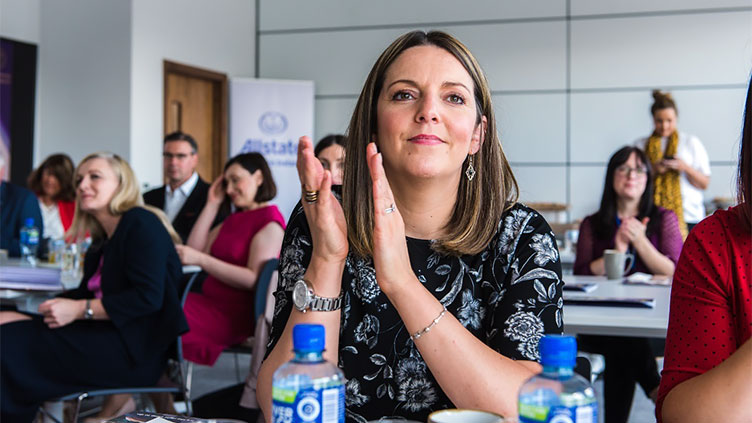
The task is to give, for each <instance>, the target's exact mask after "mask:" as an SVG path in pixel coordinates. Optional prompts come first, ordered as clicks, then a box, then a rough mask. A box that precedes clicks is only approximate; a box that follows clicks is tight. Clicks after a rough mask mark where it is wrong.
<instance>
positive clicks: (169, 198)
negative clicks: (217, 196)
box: [144, 132, 209, 242]
mask: <svg viewBox="0 0 752 423" xmlns="http://www.w3.org/2000/svg"><path fill="white" fill-rule="evenodd" d="M162 157H163V159H164V175H165V179H166V180H167V184H165V185H164V186H162V187H160V188H156V189H153V190H151V191H149V192H147V193H146V194H144V202H145V203H146V204H149V205H151V206H154V207H156V208H159V209H162V210H164V212H165V214H166V215H167V218H168V219H169V220H170V222H172V226H173V227H174V228H175V231H176V232H177V233H178V235H180V238H182V239H183V242H186V241H187V240H188V235H190V233H191V229H192V228H193V225H194V224H195V223H196V219H198V215H199V214H200V213H201V209H203V208H204V204H205V203H206V195H207V193H208V192H209V184H208V183H206V182H205V181H204V180H202V179H201V177H199V176H198V173H196V166H197V165H198V145H197V144H196V140H194V139H193V137H192V136H190V135H188V134H185V133H183V132H173V133H171V134H168V135H167V136H166V137H165V139H164V149H163V152H162Z"/></svg>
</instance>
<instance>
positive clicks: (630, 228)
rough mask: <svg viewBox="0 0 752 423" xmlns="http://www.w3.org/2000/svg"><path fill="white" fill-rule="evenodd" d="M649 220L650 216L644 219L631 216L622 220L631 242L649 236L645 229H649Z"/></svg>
mask: <svg viewBox="0 0 752 423" xmlns="http://www.w3.org/2000/svg"><path fill="white" fill-rule="evenodd" d="M649 221H650V218H649V217H644V218H643V219H642V221H640V220H637V218H635V217H630V218H629V219H625V220H624V221H623V222H621V224H622V226H623V227H624V228H625V233H626V235H627V237H628V238H629V242H630V243H632V244H634V243H635V241H639V240H641V239H643V238H647V236H646V235H645V230H646V229H647V226H648V222H649Z"/></svg>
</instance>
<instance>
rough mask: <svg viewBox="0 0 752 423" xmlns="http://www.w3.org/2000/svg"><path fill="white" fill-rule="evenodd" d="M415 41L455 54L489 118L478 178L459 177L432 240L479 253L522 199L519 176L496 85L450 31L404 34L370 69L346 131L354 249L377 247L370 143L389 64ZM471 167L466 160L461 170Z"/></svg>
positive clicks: (364, 251) (453, 251)
mask: <svg viewBox="0 0 752 423" xmlns="http://www.w3.org/2000/svg"><path fill="white" fill-rule="evenodd" d="M415 46H436V47H439V48H441V49H444V50H446V51H447V52H449V53H450V54H451V55H452V56H454V57H455V58H456V59H457V60H458V61H459V62H460V63H461V64H462V66H463V67H464V68H465V70H466V71H467V73H468V74H469V75H470V77H471V78H472V80H473V84H474V96H475V104H476V112H477V113H476V124H477V125H479V124H481V122H482V118H483V117H484V116H485V117H486V120H487V124H486V128H485V131H484V133H483V137H482V138H481V139H482V140H483V142H482V144H481V147H480V150H479V151H478V153H476V154H475V156H474V160H473V165H474V167H475V171H476V172H477V173H476V176H475V178H474V179H473V181H472V182H471V181H468V180H467V179H466V178H464V177H462V178H460V184H459V188H458V191H457V193H456V194H455V195H456V196H457V201H456V204H455V208H454V211H453V213H452V215H451V216H450V218H449V221H448V222H447V224H446V226H445V233H446V236H445V237H444V238H442V239H438V240H436V242H433V243H432V248H433V249H434V250H435V251H438V252H440V253H443V254H449V255H456V256H459V255H463V254H476V253H479V252H480V251H482V250H483V249H484V248H486V247H487V245H488V243H489V242H490V240H491V238H492V237H493V235H494V234H495V233H496V228H497V227H498V224H499V220H500V219H501V214H502V213H503V212H504V210H505V208H508V207H511V206H512V205H513V204H514V203H515V202H516V201H517V195H518V187H517V181H516V180H515V178H514V175H513V174H512V170H511V168H510V166H509V163H508V162H507V159H506V157H505V155H504V151H503V150H502V148H501V142H500V141H499V137H498V135H497V130H496V119H495V117H494V110H493V105H492V104H491V91H490V89H489V87H488V82H487V81H486V77H485V75H484V74H483V70H482V69H481V67H480V65H479V64H478V62H477V61H476V60H475V58H474V57H473V55H472V53H470V51H469V50H468V49H467V47H465V45H463V44H462V43H461V42H459V41H458V40H457V39H455V38H454V37H452V36H451V35H449V34H446V33H444V32H440V31H431V32H428V33H426V32H423V31H413V32H409V33H407V34H404V35H402V36H401V37H399V38H397V39H396V40H395V41H394V42H392V44H391V45H389V47H387V48H386V50H384V52H383V53H381V56H379V58H378V59H377V60H376V63H375V64H374V65H373V67H372V68H371V72H370V73H369V74H368V78H367V79H366V82H365V85H364V86H363V90H362V91H361V93H360V97H359V98H358V102H357V103H356V105H355V110H354V111H353V115H352V118H351V119H350V125H349V127H348V130H347V134H346V141H345V145H346V147H345V150H346V151H347V154H346V155H345V170H344V178H343V179H344V180H343V185H342V194H343V195H342V196H343V206H344V212H345V218H346V220H347V235H348V238H349V241H350V245H351V247H352V249H353V250H354V251H355V252H356V253H357V254H359V255H361V256H368V255H371V254H372V252H373V222H374V220H373V192H372V191H371V189H372V188H371V176H370V174H369V171H368V165H367V162H366V145H367V144H368V143H369V142H370V140H371V139H372V137H373V134H375V133H376V127H377V122H376V108H377V102H378V97H379V95H380V94H381V89H382V87H383V84H384V78H385V75H386V72H387V70H388V69H389V66H390V65H391V64H392V63H393V62H394V61H395V60H396V59H397V57H399V55H400V54H402V53H403V52H404V51H405V50H407V49H409V48H411V47H415ZM466 168H467V163H465V164H464V165H463V169H462V171H463V172H464V171H465V169H466Z"/></svg>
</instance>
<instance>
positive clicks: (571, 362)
mask: <svg viewBox="0 0 752 423" xmlns="http://www.w3.org/2000/svg"><path fill="white" fill-rule="evenodd" d="M538 348H539V349H540V355H541V364H542V365H544V366H552V367H574V366H575V364H576V362H577V340H576V339H575V338H574V336H571V335H546V336H544V337H543V338H541V340H540V343H539V344H538Z"/></svg>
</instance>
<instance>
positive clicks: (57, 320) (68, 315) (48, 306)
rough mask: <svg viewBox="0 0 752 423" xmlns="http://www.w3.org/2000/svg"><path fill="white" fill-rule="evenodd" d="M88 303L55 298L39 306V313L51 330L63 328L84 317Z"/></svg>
mask: <svg viewBox="0 0 752 423" xmlns="http://www.w3.org/2000/svg"><path fill="white" fill-rule="evenodd" d="M85 307H86V303H85V302H84V301H83V300H71V299H68V298H53V299H51V300H47V301H45V302H43V303H42V304H40V305H39V313H41V314H42V316H44V323H46V324H47V326H49V327H50V329H55V328H61V327H63V326H65V325H67V324H69V323H71V322H73V321H74V320H76V319H78V318H79V317H80V316H82V315H83V312H84V308H85Z"/></svg>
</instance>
